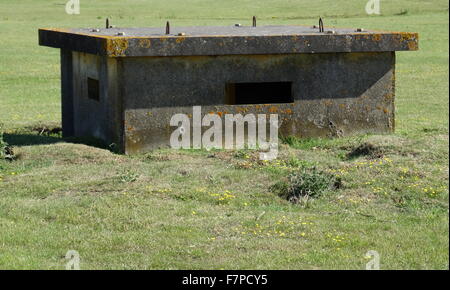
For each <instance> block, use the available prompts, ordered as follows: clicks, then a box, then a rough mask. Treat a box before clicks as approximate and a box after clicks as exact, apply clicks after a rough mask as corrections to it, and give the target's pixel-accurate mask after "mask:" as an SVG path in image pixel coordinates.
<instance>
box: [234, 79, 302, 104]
mask: <svg viewBox="0 0 450 290" xmlns="http://www.w3.org/2000/svg"><path fill="white" fill-rule="evenodd" d="M293 102H294V98H293V96H292V82H264V83H229V84H227V85H226V103H227V104H228V105H246V104H279V103H293Z"/></svg>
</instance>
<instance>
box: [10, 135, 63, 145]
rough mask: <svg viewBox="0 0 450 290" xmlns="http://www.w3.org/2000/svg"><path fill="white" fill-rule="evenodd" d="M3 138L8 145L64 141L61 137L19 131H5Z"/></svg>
mask: <svg viewBox="0 0 450 290" xmlns="http://www.w3.org/2000/svg"><path fill="white" fill-rule="evenodd" d="M3 138H4V139H5V141H6V143H8V144H9V145H10V146H27V145H45V144H55V143H58V142H63V141H64V140H63V139H62V138H61V137H54V136H45V135H36V134H21V133H13V134H8V133H5V134H4V135H3Z"/></svg>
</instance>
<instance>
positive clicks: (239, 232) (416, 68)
mask: <svg viewBox="0 0 450 290" xmlns="http://www.w3.org/2000/svg"><path fill="white" fill-rule="evenodd" d="M65 2H66V1H64V0H49V1H44V0H40V1H37V0H2V1H1V2H0V27H1V28H2V29H1V32H0V35H1V39H2V45H1V46H0V123H3V130H4V134H5V136H4V138H5V141H6V142H8V143H9V144H11V145H12V146H14V149H15V153H16V154H17V155H18V159H17V160H15V161H12V162H10V161H7V160H0V268H1V269H64V268H65V264H66V262H67V260H66V259H65V258H64V255H65V254H66V252H67V251H68V250H76V251H78V252H79V253H80V258H81V268H82V269H364V268H365V265H366V263H367V261H368V257H366V253H367V251H369V250H375V251H377V252H379V253H380V261H381V268H382V269H448V268H449V220H448V215H449V212H448V209H449V200H448V177H449V172H448V162H449V158H448V157H449V155H448V153H449V152H448V145H449V144H448V143H449V142H448V129H449V126H448V121H449V112H448V100H449V95H448V94H449V90H448V89H449V83H448V77H449V75H448V69H449V62H448V61H449V50H448V38H449V22H448V19H449V18H448V17H449V14H448V2H447V1H446V0H428V1H425V0H420V1H419V0H414V1H408V0H398V1H394V0H393V1H384V0H383V1H381V13H382V14H381V15H380V16H368V15H366V13H365V11H364V7H365V4H366V1H365V0H348V1H331V0H317V1H301V0H290V1H287V0H284V1H281V0H277V1H268V0H260V1H249V0H240V1H236V0H227V1H212V0H209V1H208V0H190V1H168V0H165V1H163V0H155V1H143V0H111V1H108V4H107V5H106V4H104V2H106V1H100V0H91V1H83V0H81V14H80V15H73V16H71V15H67V14H66V13H65V12H64V6H65ZM253 15H257V16H258V21H259V24H261V25H263V24H305V25H313V24H317V23H316V22H317V19H318V17H319V15H320V16H322V17H324V21H325V25H326V26H336V27H363V28H366V29H375V30H393V31H412V32H419V34H420V50H419V51H417V52H403V53H398V54H397V83H396V93H397V96H396V97H397V98H396V105H397V111H396V117H397V120H396V133H395V134H392V135H370V136H359V137H354V138H340V139H333V140H328V139H310V140H298V139H292V140H289V142H286V143H285V144H282V146H281V149H280V157H279V158H278V159H277V160H276V161H273V162H268V163H264V164H261V163H259V162H257V160H256V157H255V156H256V153H255V152H252V151H238V152H229V151H216V152H206V151H202V150H197V151H195V150H192V151H188V150H185V151H175V150H158V151H154V152H151V153H148V154H142V155H136V156H123V155H117V154H114V153H112V152H110V151H108V150H104V149H101V148H98V147H94V146H87V145H82V144H76V143H73V142H69V141H68V140H63V139H62V138H61V136H60V134H58V133H48V134H47V133H46V131H45V130H44V131H42V130H40V128H44V127H46V128H53V127H58V126H60V119H61V118H60V87H59V85H60V84H59V51H58V50H57V49H51V48H44V47H39V46H38V44H37V29H38V28H39V27H89V26H99V27H101V26H103V25H104V21H105V18H106V17H108V16H109V17H112V24H114V25H118V26H161V27H162V26H164V24H165V21H166V20H167V19H170V20H171V24H172V25H174V26H177V25H180V26H181V25H232V24H234V23H237V22H239V23H243V24H247V23H251V17H252V16H253ZM364 144H371V145H372V146H373V147H374V148H376V149H377V150H378V152H382V153H381V154H378V155H376V156H372V155H357V156H355V157H354V158H347V156H348V154H349V153H350V152H352V150H354V149H355V148H357V147H358V146H360V145H364ZM299 166H304V167H308V166H309V167H311V166H317V167H318V168H320V169H321V170H324V171H326V172H329V173H330V174H335V175H337V176H339V177H340V178H341V179H342V182H343V187H342V188H341V189H339V190H335V191H330V192H327V193H326V194H324V195H322V196H320V197H317V198H315V199H312V200H310V201H309V202H307V203H302V204H300V205H299V204H297V205H294V204H291V203H289V202H288V201H286V200H284V199H282V198H280V197H279V196H277V195H276V194H275V193H274V192H272V191H271V190H270V186H271V185H273V184H275V183H276V182H278V181H279V180H281V179H282V178H283V177H285V176H286V175H287V174H288V173H289V172H292V171H293V170H295V169H296V168H297V167H299Z"/></svg>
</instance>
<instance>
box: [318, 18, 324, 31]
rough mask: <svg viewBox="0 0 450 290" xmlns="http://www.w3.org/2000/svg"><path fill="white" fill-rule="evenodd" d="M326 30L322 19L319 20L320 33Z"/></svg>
mask: <svg viewBox="0 0 450 290" xmlns="http://www.w3.org/2000/svg"><path fill="white" fill-rule="evenodd" d="M324 31H325V30H324V28H323V20H322V18H319V32H324Z"/></svg>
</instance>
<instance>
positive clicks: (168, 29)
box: [166, 21, 170, 34]
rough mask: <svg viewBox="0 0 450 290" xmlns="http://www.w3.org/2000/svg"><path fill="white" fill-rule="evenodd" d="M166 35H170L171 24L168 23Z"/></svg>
mask: <svg viewBox="0 0 450 290" xmlns="http://www.w3.org/2000/svg"><path fill="white" fill-rule="evenodd" d="M166 34H170V23H169V21H167V23H166Z"/></svg>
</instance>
